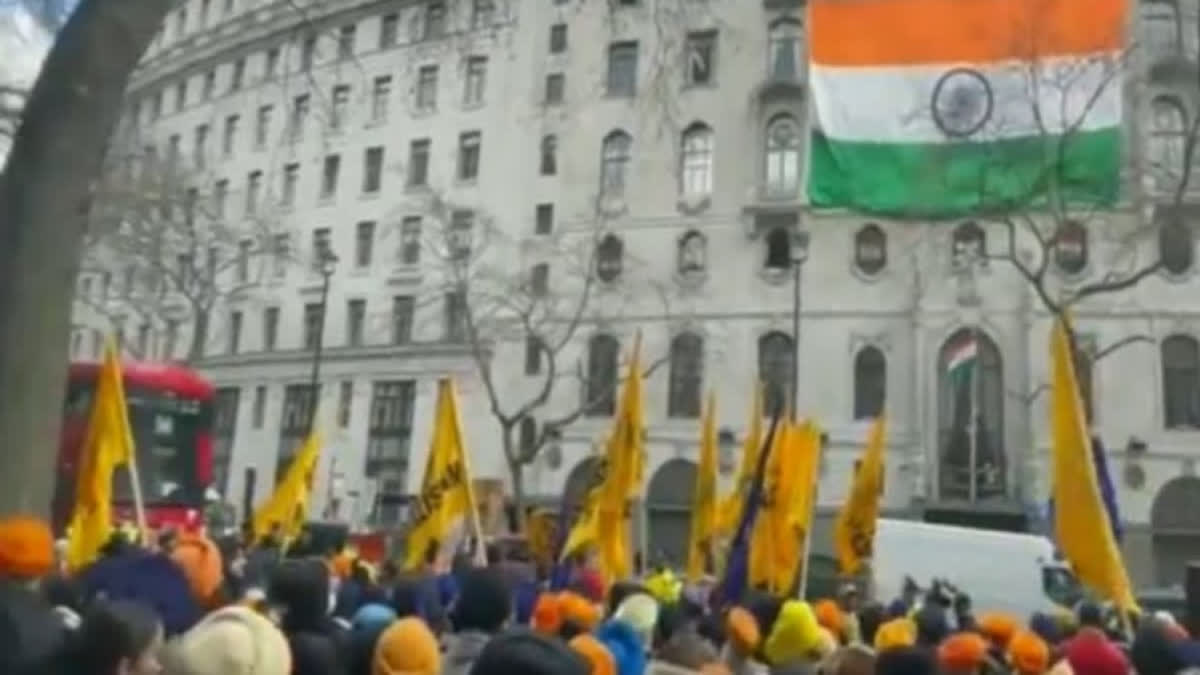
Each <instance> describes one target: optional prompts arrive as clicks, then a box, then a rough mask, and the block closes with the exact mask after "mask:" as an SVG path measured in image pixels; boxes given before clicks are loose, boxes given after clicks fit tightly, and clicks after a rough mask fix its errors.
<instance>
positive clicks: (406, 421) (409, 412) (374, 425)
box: [366, 381, 417, 484]
mask: <svg viewBox="0 0 1200 675" xmlns="http://www.w3.org/2000/svg"><path fill="white" fill-rule="evenodd" d="M416 396H417V388H416V383H414V382H412V381H396V382H376V383H374V384H373V385H372V387H371V418H370V422H369V424H368V426H367V466H366V475H367V477H368V478H375V477H377V476H379V475H380V473H382V472H388V473H389V475H395V476H397V477H398V478H399V480H398V481H397V482H399V483H401V484H403V483H404V480H405V478H406V477H405V475H404V473H405V472H406V471H407V470H408V455H409V444H410V443H411V441H412V421H413V408H414V407H415V404H416ZM389 482H390V481H389Z"/></svg>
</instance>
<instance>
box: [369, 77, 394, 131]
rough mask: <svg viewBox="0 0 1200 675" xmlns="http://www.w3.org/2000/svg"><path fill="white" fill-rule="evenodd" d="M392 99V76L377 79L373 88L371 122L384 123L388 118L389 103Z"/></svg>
mask: <svg viewBox="0 0 1200 675" xmlns="http://www.w3.org/2000/svg"><path fill="white" fill-rule="evenodd" d="M391 97H392V76H391V75H383V76H380V77H377V78H375V83H374V85H373V86H372V87H371V121H372V122H382V121H384V120H386V119H387V116H388V103H389V102H390V100H391Z"/></svg>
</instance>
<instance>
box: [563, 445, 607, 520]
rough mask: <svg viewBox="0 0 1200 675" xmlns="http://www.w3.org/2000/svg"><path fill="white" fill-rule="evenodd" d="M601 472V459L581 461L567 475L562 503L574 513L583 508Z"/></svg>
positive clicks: (592, 458) (591, 458)
mask: <svg viewBox="0 0 1200 675" xmlns="http://www.w3.org/2000/svg"><path fill="white" fill-rule="evenodd" d="M599 470H600V458H599V457H595V456H592V457H587V458H585V459H583V460H581V461H580V462H579V463H578V464H576V465H575V467H574V468H573V469H571V473H569V474H567V482H566V484H565V485H564V486H563V496H562V503H563V506H564V507H566V508H567V509H568V510H570V511H572V512H574V511H577V510H578V509H579V507H581V506H583V500H584V499H586V498H587V494H588V491H590V490H591V489H592V485H593V483H594V480H595V479H596V472H597V471H599Z"/></svg>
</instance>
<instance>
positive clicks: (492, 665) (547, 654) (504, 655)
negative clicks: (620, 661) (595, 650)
mask: <svg viewBox="0 0 1200 675" xmlns="http://www.w3.org/2000/svg"><path fill="white" fill-rule="evenodd" d="M590 672H591V669H590V666H589V664H588V662H587V660H586V659H584V657H582V656H580V655H579V653H577V652H575V651H574V650H572V649H570V648H568V647H567V646H566V645H565V644H563V642H562V641H560V640H557V639H555V638H549V637H546V636H544V635H538V634H537V633H534V632H532V631H529V630H525V629H514V630H509V631H506V632H504V633H501V634H499V635H497V636H495V637H493V638H492V639H491V640H488V643H487V645H485V646H484V648H483V651H482V652H480V653H479V658H477V659H476V660H475V664H474V665H473V666H471V671H470V675H515V674H516V673H520V674H521V675H588V673H590ZM618 672H620V673H621V675H626V674H625V673H624V672H623V671H618ZM376 675H381V674H379V673H376ZM638 675H640V673H639V674H638Z"/></svg>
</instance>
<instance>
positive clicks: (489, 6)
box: [471, 0, 496, 29]
mask: <svg viewBox="0 0 1200 675" xmlns="http://www.w3.org/2000/svg"><path fill="white" fill-rule="evenodd" d="M495 19H496V0H474V2H473V3H472V5H471V27H472V28H475V29H480V28H487V27H488V26H491V25H492V23H494V22H495Z"/></svg>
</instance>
